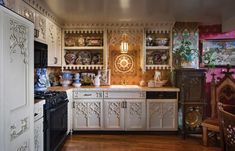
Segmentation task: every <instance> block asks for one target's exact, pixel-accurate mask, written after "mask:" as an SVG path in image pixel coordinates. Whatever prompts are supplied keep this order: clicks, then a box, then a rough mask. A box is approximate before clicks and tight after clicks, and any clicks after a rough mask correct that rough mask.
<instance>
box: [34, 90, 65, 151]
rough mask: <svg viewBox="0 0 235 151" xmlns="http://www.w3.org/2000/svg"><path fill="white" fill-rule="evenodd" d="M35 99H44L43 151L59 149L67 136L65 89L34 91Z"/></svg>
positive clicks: (56, 150)
mask: <svg viewBox="0 0 235 151" xmlns="http://www.w3.org/2000/svg"><path fill="white" fill-rule="evenodd" d="M34 98H35V99H45V100H46V103H45V104H44V151H59V150H60V148H61V146H62V145H63V142H64V140H65V138H66V136H67V129H68V128H67V125H68V124H67V121H68V111H67V108H68V101H69V100H68V98H67V94H66V92H65V91H44V92H35V93H34Z"/></svg>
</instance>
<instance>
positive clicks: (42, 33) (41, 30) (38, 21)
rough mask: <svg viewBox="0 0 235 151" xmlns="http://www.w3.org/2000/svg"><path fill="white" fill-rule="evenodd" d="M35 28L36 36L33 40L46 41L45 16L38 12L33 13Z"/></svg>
mask: <svg viewBox="0 0 235 151" xmlns="http://www.w3.org/2000/svg"><path fill="white" fill-rule="evenodd" d="M34 25H35V29H36V30H37V31H38V35H37V36H38V37H36V38H35V40H37V41H40V42H43V43H46V18H45V17H44V16H43V15H41V14H40V13H38V12H36V13H35V23H34Z"/></svg>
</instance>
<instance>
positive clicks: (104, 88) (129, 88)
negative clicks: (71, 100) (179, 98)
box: [48, 85, 180, 92]
mask: <svg viewBox="0 0 235 151" xmlns="http://www.w3.org/2000/svg"><path fill="white" fill-rule="evenodd" d="M70 89H74V90H77V91H169V92H179V91H180V89H179V88H176V87H159V88H149V87H140V86H137V85H136V86H128V85H127V86H120V87H119V86H112V85H111V86H100V87H95V86H81V87H79V88H76V87H73V86H69V87H62V86H54V87H49V88H48V90H50V91H67V90H70Z"/></svg>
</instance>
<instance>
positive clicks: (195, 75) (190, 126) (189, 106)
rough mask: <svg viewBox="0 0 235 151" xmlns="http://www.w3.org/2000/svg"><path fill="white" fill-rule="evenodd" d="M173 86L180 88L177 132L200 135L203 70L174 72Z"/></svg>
mask: <svg viewBox="0 0 235 151" xmlns="http://www.w3.org/2000/svg"><path fill="white" fill-rule="evenodd" d="M175 86H176V87H178V88H180V95H179V104H178V107H179V111H178V113H179V114H178V124H179V132H180V133H181V135H182V136H183V138H185V136H186V135H187V134H198V133H202V128H201V122H202V120H203V118H204V113H205V107H206V102H205V70H204V69H189V68H187V69H177V70H175Z"/></svg>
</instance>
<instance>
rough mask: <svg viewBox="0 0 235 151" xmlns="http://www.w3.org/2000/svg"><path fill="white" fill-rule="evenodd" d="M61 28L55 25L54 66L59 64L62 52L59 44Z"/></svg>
mask: <svg viewBox="0 0 235 151" xmlns="http://www.w3.org/2000/svg"><path fill="white" fill-rule="evenodd" d="M61 36H62V33H61V28H60V27H58V26H56V49H55V58H54V59H55V60H54V63H55V66H61V64H62V61H61V53H62V45H61Z"/></svg>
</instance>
